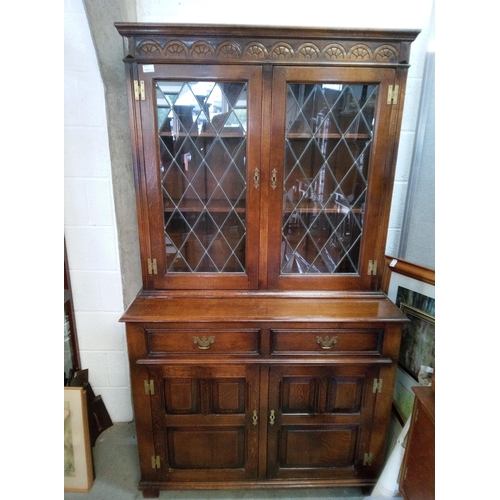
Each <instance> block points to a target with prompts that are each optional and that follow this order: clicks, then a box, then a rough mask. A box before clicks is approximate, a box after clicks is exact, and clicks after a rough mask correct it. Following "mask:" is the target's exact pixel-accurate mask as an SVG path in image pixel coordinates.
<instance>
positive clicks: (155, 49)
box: [137, 40, 161, 54]
mask: <svg viewBox="0 0 500 500" xmlns="http://www.w3.org/2000/svg"><path fill="white" fill-rule="evenodd" d="M137 52H139V53H140V54H141V53H142V54H154V53H158V54H159V53H160V52H161V47H160V46H159V45H158V44H157V43H156V42H155V41H153V40H144V41H143V42H141V43H140V44H139V45H138V46H137Z"/></svg>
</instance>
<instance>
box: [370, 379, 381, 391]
mask: <svg viewBox="0 0 500 500" xmlns="http://www.w3.org/2000/svg"><path fill="white" fill-rule="evenodd" d="M382 382H383V379H380V380H379V379H377V378H376V379H374V380H373V390H372V392H373V394H375V393H377V392H378V393H379V394H380V393H381V392H382Z"/></svg>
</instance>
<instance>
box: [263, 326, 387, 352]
mask: <svg viewBox="0 0 500 500" xmlns="http://www.w3.org/2000/svg"><path fill="white" fill-rule="evenodd" d="M382 339H383V330H362V329H359V330H356V329H349V330H340V329H339V330H272V331H271V353H272V354H380V351H381V347H382Z"/></svg>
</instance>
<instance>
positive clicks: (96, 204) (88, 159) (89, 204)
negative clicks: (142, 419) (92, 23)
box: [64, 0, 133, 422]
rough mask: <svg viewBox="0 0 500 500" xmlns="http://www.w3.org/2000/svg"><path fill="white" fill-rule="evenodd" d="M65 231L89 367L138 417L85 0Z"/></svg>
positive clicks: (70, 129) (77, 29)
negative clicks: (122, 320)
mask: <svg viewBox="0 0 500 500" xmlns="http://www.w3.org/2000/svg"><path fill="white" fill-rule="evenodd" d="M64 5H65V15H64V20H65V26H64V45H65V53H64V76H65V82H64V83H65V88H64V91H65V94H64V95H65V101H64V104H65V106H64V119H65V126H64V131H65V141H64V142H65V148H64V233H65V237H66V244H67V250H68V261H69V267H70V278H71V286H72V290H73V300H74V305H75V316H76V324H77V331H78V342H79V347H80V357H81V364H82V368H88V369H89V375H90V383H91V385H92V388H93V390H94V392H95V393H96V395H99V394H100V395H101V396H102V398H103V401H104V403H105V405H106V408H107V409H108V411H109V414H110V416H111V419H112V420H113V421H114V422H126V421H130V420H132V419H133V415H132V406H131V402H130V382H129V372H128V358H127V350H126V340H125V327H124V325H123V324H122V323H119V322H118V320H119V318H120V316H121V314H122V313H123V301H122V287H121V280H120V266H119V260H118V242H117V231H116V221H115V214H114V204H113V190H112V185H111V164H110V156H109V144H108V132H107V122H106V111H105V103H104V89H103V84H102V80H101V76H100V72H99V67H98V65H97V59H96V55H95V51H94V47H93V44H92V39H91V36H90V31H89V28H88V23H87V18H86V15H85V10H84V7H83V4H82V2H81V0H66V1H65V4H64Z"/></svg>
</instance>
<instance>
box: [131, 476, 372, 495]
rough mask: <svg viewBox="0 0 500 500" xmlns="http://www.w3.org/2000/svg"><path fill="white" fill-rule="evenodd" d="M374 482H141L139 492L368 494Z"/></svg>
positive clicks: (144, 493)
mask: <svg viewBox="0 0 500 500" xmlns="http://www.w3.org/2000/svg"><path fill="white" fill-rule="evenodd" d="M375 483H376V480H365V479H360V480H354V481H353V480H335V481H307V480H304V481H273V480H255V481H217V482H212V481H206V482H196V483H194V482H151V481H141V482H140V483H139V490H141V491H142V496H143V498H158V496H159V494H160V491H162V490H244V489H245V490H249V489H250V490H264V489H292V488H297V489H306V488H361V489H362V490H363V492H364V493H367V494H368V493H369V492H370V491H371V488H372V487H373V486H374V485H375Z"/></svg>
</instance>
